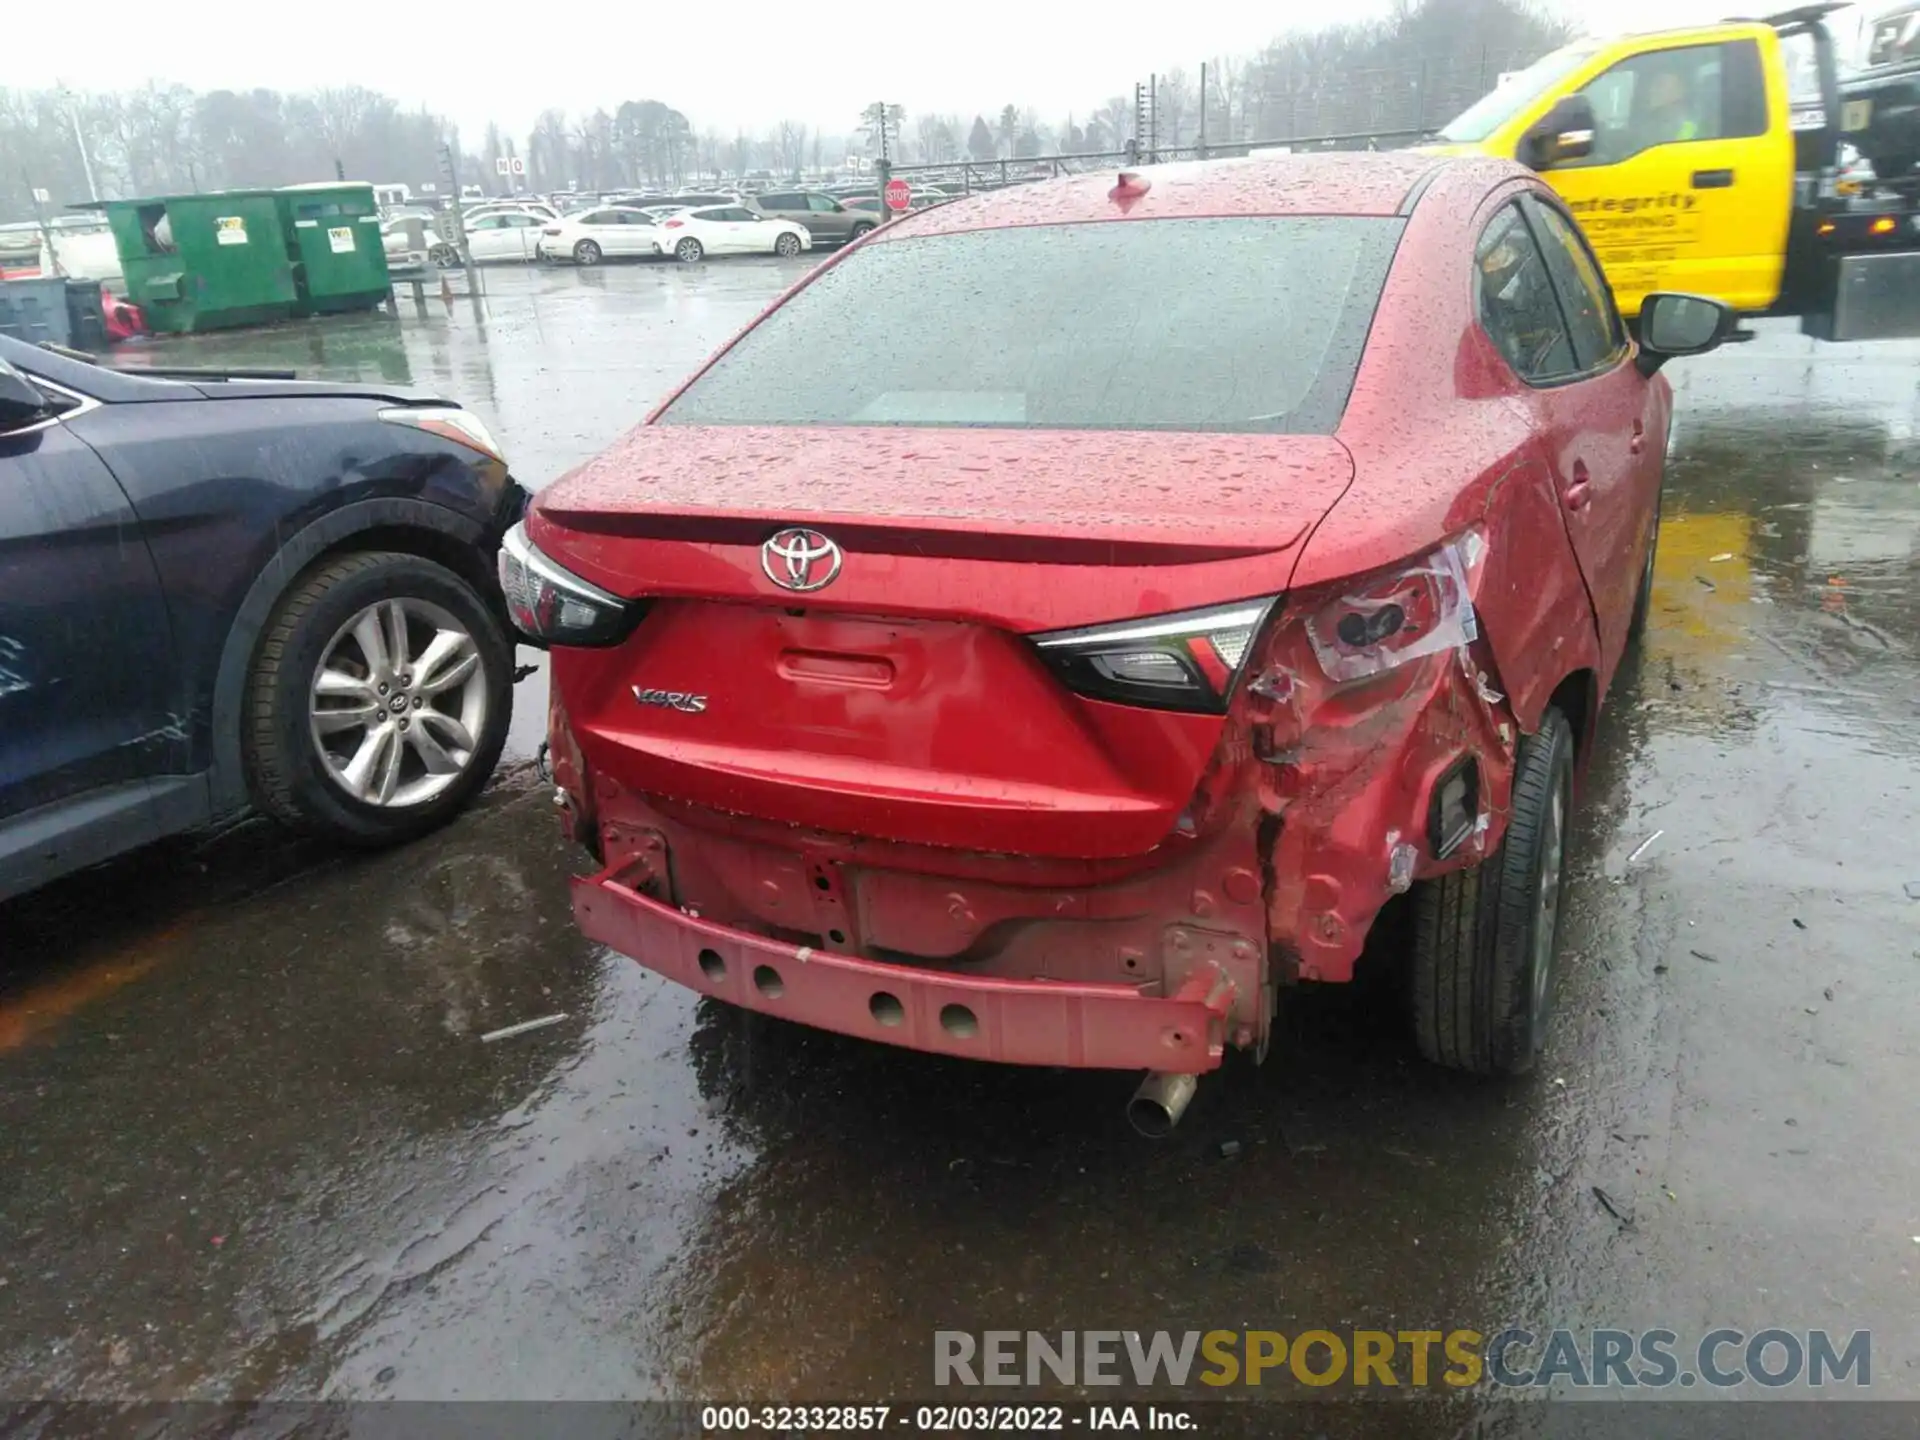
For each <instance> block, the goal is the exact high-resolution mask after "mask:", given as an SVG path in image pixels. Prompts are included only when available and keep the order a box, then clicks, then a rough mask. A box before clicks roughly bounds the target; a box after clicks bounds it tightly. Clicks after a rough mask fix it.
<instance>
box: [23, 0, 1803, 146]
mask: <svg viewBox="0 0 1920 1440" xmlns="http://www.w3.org/2000/svg"><path fill="white" fill-rule="evenodd" d="M1549 3H1550V4H1551V8H1553V9H1554V10H1555V11H1556V13H1560V14H1564V15H1567V16H1569V17H1571V18H1573V19H1574V20H1575V21H1576V22H1577V23H1579V24H1581V25H1583V26H1584V27H1585V28H1587V29H1590V30H1594V31H1600V32H1606V31H1614V30H1640V29H1654V28H1657V27H1660V26H1670V25H1676V24H1682V23H1686V22H1689V21H1696V20H1711V19H1716V18H1718V17H1720V16H1722V15H1725V14H1727V13H1729V12H1730V11H1737V10H1739V9H1740V8H1741V7H1740V6H1739V5H1738V4H1737V3H1734V0H1549ZM1782 3H1784V0H1782ZM1385 8H1386V6H1385V5H1384V4H1382V3H1379V0H1346V3H1340V4H1329V3H1326V0H1317V3H1307V0H1106V3H1098V0H1096V3H1092V4H1089V3H1086V0H1038V3H1034V0H1025V3H1021V0H936V3H933V4H921V5H916V4H914V3H912V0H838V3H825V0H812V3H794V0H779V3H770V0H706V3H699V0H696V3H693V4H683V3H679V0H637V3H636V0H591V3H586V4H571V5H566V4H546V5H541V4H518V5H502V4H498V3H493V4H484V3H480V4H470V5H458V4H455V5H420V4H414V3H406V0H402V3H399V4H394V5H378V4H373V5H369V4H335V5H304V4H301V5H290V4H275V3H271V0H179V3H176V4H170V5H163V6H160V7H157V8H156V7H155V6H154V5H153V4H151V3H137V4H136V3H129V0H87V3H84V4H83V5H82V6H81V7H80V10H79V11H78V12H76V11H70V10H68V9H66V7H65V6H64V5H62V4H59V3H55V0H27V3H26V4H24V5H18V6H14V7H11V9H10V10H9V13H8V16H7V20H6V41H5V43H4V44H3V45H0V86H9V87H12V86H23V87H39V86H45V85H48V84H50V83H51V82H52V81H53V80H54V79H55V78H56V77H55V76H54V75H50V74H49V73H47V68H46V63H45V62H46V59H47V57H50V56H55V55H58V56H62V57H70V58H71V60H72V61H73V62H75V63H72V64H71V65H70V68H69V69H68V71H67V72H66V73H63V74H61V75H60V76H58V77H57V78H59V79H60V80H62V81H64V82H65V83H66V84H67V85H69V86H71V87H73V88H74V89H96V90H107V89H120V88H124V87H132V86H137V85H140V84H142V83H144V82H145V81H147V80H149V79H161V80H170V81H177V82H179V83H181V84H184V85H190V86H192V87H193V88H194V89H196V90H212V89H219V88H221V87H228V88H232V89H243V88H247V87H250V86H256V85H263V86H267V87H269V88H272V89H278V90H304V89H313V88H317V87H319V86H322V85H327V84H359V85H365V86H368V87H369V88H372V89H375V90H382V91H385V92H386V93H388V94H390V95H393V96H395V97H396V98H398V99H399V100H401V101H402V102H403V103H405V104H407V105H409V106H412V105H422V104H424V105H426V106H428V107H430V108H431V109H433V110H436V111H438V112H440V113H442V114H445V115H447V116H449V117H450V118H452V119H453V120H454V121H455V122H457V123H458V124H459V125H460V127H461V131H462V139H463V140H464V141H465V142H466V144H467V145H469V146H477V145H478V144H479V141H480V131H481V129H482V127H484V125H485V124H486V122H487V121H488V120H489V119H495V120H498V121H500V122H501V124H502V126H503V128H505V129H506V130H507V131H508V132H509V133H518V134H524V133H525V132H526V130H528V129H529V128H530V127H531V125H532V123H533V120H534V118H535V116H537V115H538V114H539V112H540V111H541V110H542V109H545V108H547V107H549V106H553V107H558V108H560V109H563V110H565V111H567V112H568V113H569V114H573V113H577V112H580V111H591V110H593V109H595V108H596V107H598V106H602V105H604V106H607V107H608V108H609V109H611V108H613V107H614V106H616V105H618V104H619V102H620V101H622V100H637V99H655V100H662V101H665V102H666V103H667V104H669V105H672V106H675V107H676V108H678V109H680V110H682V111H684V112H685V113H686V114H687V116H688V118H689V119H691V120H692V121H693V123H694V126H695V127H696V128H697V129H702V130H704V129H705V128H706V127H707V126H709V125H713V126H717V127H718V128H720V129H721V130H722V131H731V130H733V129H735V128H736V127H742V128H745V129H747V130H750V131H760V130H764V129H765V128H766V127H767V126H769V125H771V124H773V123H775V122H776V121H779V120H781V119H794V120H800V121H802V122H804V123H806V124H807V125H809V126H813V127H822V126H824V127H825V128H826V129H827V130H828V131H830V132H831V133H836V134H844V133H847V132H850V131H852V130H853V129H854V128H855V126H856V117H857V113H858V111H859V109H860V107H861V106H862V105H863V104H866V103H868V102H870V101H872V100H874V99H878V98H885V99H887V100H889V101H892V102H897V103H899V104H902V105H904V106H906V107H907V109H908V111H909V112H910V113H918V112H921V111H928V110H932V111H940V112H945V111H958V112H963V113H965V114H967V115H971V114H973V113H974V112H976V111H981V110H985V109H987V108H988V107H989V106H995V107H997V106H999V105H1001V104H1005V103H1008V102H1011V103H1013V104H1015V105H1019V106H1027V105H1032V106H1034V107H1036V108H1037V109H1038V110H1039V111H1040V112H1041V114H1042V116H1043V117H1045V118H1046V119H1047V120H1048V121H1054V120H1057V119H1059V118H1060V117H1061V116H1063V115H1064V114H1066V113H1067V112H1068V111H1077V112H1079V113H1082V114H1084V113H1085V112H1086V111H1087V110H1089V109H1091V108H1092V107H1093V106H1095V105H1098V104H1099V103H1100V102H1101V101H1103V100H1105V99H1106V98H1107V97H1108V96H1110V95H1117V94H1122V93H1124V92H1126V91H1127V90H1128V89H1129V88H1130V87H1131V85H1132V83H1133V82H1134V80H1135V79H1143V78H1145V76H1146V75H1147V73H1148V72H1149V71H1152V70H1165V69H1168V68H1170V67H1172V66H1176V65H1182V66H1185V67H1186V68H1187V69H1188V70H1189V71H1190V72H1192V71H1197V69H1198V67H1199V63H1200V62H1201V61H1202V60H1211V59H1214V58H1217V57H1219V56H1223V55H1227V56H1231V55H1245V54H1249V53H1251V52H1253V51H1255V50H1258V49H1259V48H1260V47H1261V46H1262V45H1264V44H1265V43H1266V42H1267V41H1269V40H1271V39H1273V38H1274V36H1275V35H1277V34H1279V33H1280V32H1282V31H1284V30H1287V29H1289V28H1294V27H1310V26H1315V25H1321V24H1325V23H1327V21H1329V20H1330V19H1333V18H1335V17H1338V18H1341V19H1359V18H1362V17H1364V16H1366V15H1370V14H1378V13H1380V12H1382V11H1383V10H1384V9H1385ZM1755 8H1756V9H1757V10H1760V11H1765V10H1767V9H1768V8H1770V7H1769V6H1767V5H1761V6H1757V7H1755ZM268 13H272V14H274V15H275V16H276V17H277V18H276V21H275V23H273V24H272V25H271V26H268V25H266V24H264V23H263V18H264V17H265V15H266V14H268ZM80 16H84V28H85V33H86V36H87V37H90V38H89V43H87V44H86V45H84V46H81V45H79V44H77V43H76V37H77V36H78V35H79V31H78V29H77V28H76V27H77V26H78V25H79V24H80V23H81V21H80V19H79V17H80ZM1095 17H1098V18H1097V21H1096V19H1095Z"/></svg>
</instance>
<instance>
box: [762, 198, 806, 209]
mask: <svg viewBox="0 0 1920 1440" xmlns="http://www.w3.org/2000/svg"><path fill="white" fill-rule="evenodd" d="M760 208H761V209H762V210H804V209H806V208H807V205H806V201H805V200H803V199H802V198H801V197H800V196H798V195H762V196H761V197H760Z"/></svg>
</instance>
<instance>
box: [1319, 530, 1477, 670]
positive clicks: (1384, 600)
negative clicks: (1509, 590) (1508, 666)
mask: <svg viewBox="0 0 1920 1440" xmlns="http://www.w3.org/2000/svg"><path fill="white" fill-rule="evenodd" d="M1485 544H1486V542H1485V541H1484V540H1482V539H1481V538H1480V533H1479V532H1478V531H1477V530H1469V531H1466V532H1465V533H1464V534H1462V535H1461V536H1460V537H1459V538H1457V539H1455V540H1451V541H1449V542H1448V543H1447V544H1445V545H1442V546H1441V547H1440V548H1439V549H1437V550H1435V551H1433V552H1431V553H1430V554H1427V555H1424V556H1422V557H1421V558H1420V559H1419V560H1416V561H1415V562H1414V563H1413V564H1411V565H1406V566H1402V567H1400V568H1398V569H1394V570H1387V571H1381V572H1379V573H1377V574H1374V575H1369V576H1365V577H1362V578H1360V579H1357V580H1353V581H1349V582H1346V583H1345V584H1342V585H1340V586H1338V587H1335V592H1336V593H1334V595H1333V596H1332V597H1331V598H1329V599H1327V600H1325V601H1324V602H1323V603H1322V604H1321V605H1320V606H1319V607H1318V608H1317V609H1315V610H1313V611H1312V612H1311V613H1309V614H1307V615H1306V617H1305V623H1306V631H1307V639H1308V641H1309V642H1310V643H1311V644H1312V646H1313V653H1314V658H1315V659H1317V660H1318V661H1319V662H1320V668H1321V669H1322V670H1324V671H1325V672H1326V674H1327V678H1328V679H1330V680H1340V681H1345V680H1364V679H1366V678H1368V677H1369V676H1372V675H1378V674H1380V673H1381V672H1382V671H1386V670H1391V669H1393V668H1394V667H1395V666H1398V665H1404V664H1406V663H1407V662H1408V661H1410V660H1418V659H1419V658H1420V657H1421V656H1423V655H1432V654H1434V653H1435V652H1437V651H1440V650H1457V649H1459V648H1460V647H1461V646H1462V645H1468V644H1471V643H1472V642H1473V641H1475V640H1477V639H1479V638H1480V629H1479V622H1478V621H1477V619H1476V618H1475V616H1474V612H1473V584H1472V577H1473V574H1474V572H1475V571H1476V570H1477V569H1478V567H1479V564H1480V556H1481V552H1482V550H1483V549H1484V547H1485Z"/></svg>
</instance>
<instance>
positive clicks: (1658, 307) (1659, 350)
mask: <svg viewBox="0 0 1920 1440" xmlns="http://www.w3.org/2000/svg"><path fill="white" fill-rule="evenodd" d="M1739 323H1740V315H1739V312H1737V311H1736V310H1735V309H1734V308H1733V307H1732V306H1731V305H1726V304H1723V303H1722V302H1720V301H1718V300H1710V299H1708V298H1707V297H1706V296H1705V295H1683V294H1680V293H1679V292H1678V291H1673V290H1661V291H1656V292H1655V293H1653V294H1651V295H1649V296H1647V298H1646V299H1644V300H1642V301H1641V302H1640V359H1639V362H1638V363H1639V368H1640V373H1641V374H1642V375H1647V376H1651V375H1653V374H1655V373H1656V372H1657V371H1658V370H1659V369H1660V367H1661V366H1662V365H1664V364H1666V363H1667V361H1669V360H1671V359H1672V358H1673V357H1675V356H1676V355H1704V354H1706V353H1707V352H1708V351H1709V350H1717V349H1719V348H1720V346H1722V345H1724V344H1725V343H1726V342H1727V339H1728V337H1729V336H1731V335H1732V334H1733V332H1734V329H1735V327H1737V326H1738V325H1739Z"/></svg>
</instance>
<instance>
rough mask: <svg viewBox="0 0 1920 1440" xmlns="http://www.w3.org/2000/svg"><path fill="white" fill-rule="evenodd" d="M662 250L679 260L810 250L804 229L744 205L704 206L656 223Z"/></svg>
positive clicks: (784, 253)
mask: <svg viewBox="0 0 1920 1440" xmlns="http://www.w3.org/2000/svg"><path fill="white" fill-rule="evenodd" d="M660 231H661V235H662V237H663V244H662V247H661V248H662V249H664V250H667V251H669V252H670V253H672V254H673V255H674V256H676V257H677V258H679V259H681V260H687V261H693V260H699V259H701V258H702V257H704V256H707V255H780V256H787V257H791V256H794V255H798V254H799V253H800V252H801V251H803V250H811V249H812V248H813V236H812V235H810V234H808V233H807V227H806V226H804V225H796V224H794V223H793V222H792V221H791V220H774V219H771V218H770V217H768V216H765V215H762V214H760V213H759V212H757V211H754V210H749V209H747V207H746V206H744V205H705V206H702V207H701V208H700V209H698V210H683V211H681V212H680V213H679V214H678V215H669V216H668V217H667V218H666V219H665V220H663V221H661V222H660Z"/></svg>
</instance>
